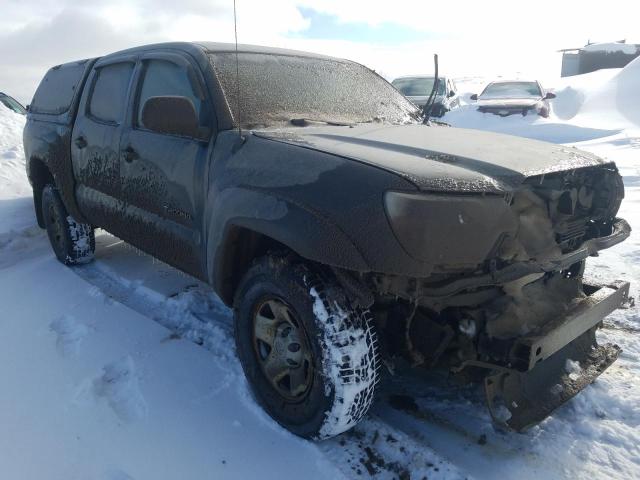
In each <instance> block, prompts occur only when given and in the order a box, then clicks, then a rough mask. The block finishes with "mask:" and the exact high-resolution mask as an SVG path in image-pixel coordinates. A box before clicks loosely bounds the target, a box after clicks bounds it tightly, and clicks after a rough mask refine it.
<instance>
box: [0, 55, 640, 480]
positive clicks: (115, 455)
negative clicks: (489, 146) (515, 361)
mask: <svg viewBox="0 0 640 480" xmlns="http://www.w3.org/2000/svg"><path fill="white" fill-rule="evenodd" d="M478 84H479V82H478V80H477V79H475V80H471V81H469V82H466V83H465V82H463V83H462V88H463V89H465V86H466V89H467V90H468V92H469V93H473V92H476V91H477V89H478V88H479V85H478ZM547 86H549V87H555V89H556V92H557V93H558V98H557V99H556V101H555V103H554V108H555V110H554V114H553V115H552V116H551V118H549V119H541V118H537V117H521V116H513V117H509V118H499V117H496V116H492V115H486V114H480V113H478V112H476V111H475V109H474V108H473V107H472V106H469V107H465V108H462V109H459V110H458V111H455V112H451V113H450V114H449V115H447V117H445V120H446V121H449V122H451V123H452V124H454V125H458V126H465V127H471V128H485V129H490V130H495V131H501V132H506V133H511V134H518V135H523V136H528V137H533V138H539V139H544V140H549V141H553V142H557V143H565V144H568V145H576V146H578V147H580V148H584V149H586V150H589V151H592V152H594V153H596V154H598V155H601V156H605V157H608V158H611V159H612V160H615V161H616V162H617V163H618V166H619V167H620V169H621V172H622V174H623V175H624V180H625V185H626V193H627V197H626V199H625V200H624V202H623V204H622V209H621V212H620V214H621V216H623V217H625V218H627V219H628V220H629V221H630V223H631V225H632V227H633V226H636V225H640V210H639V208H640V98H639V97H638V95H637V93H633V92H634V89H635V91H636V92H637V89H638V86H640V62H638V61H636V62H634V63H633V64H630V65H629V66H628V67H626V68H625V69H623V70H613V71H604V72H596V73H593V74H589V75H584V76H581V77H572V78H569V79H562V80H561V81H560V80H558V81H557V82H556V83H555V84H554V85H547ZM467 97H468V95H467ZM23 123H24V118H23V117H20V116H19V115H16V114H13V113H12V112H9V111H8V110H6V109H0V303H1V305H2V309H1V310H0V312H1V313H0V327H1V330H0V331H1V332H2V335H0V378H1V379H2V386H1V387H0V478H8V479H38V480H40V479H44V478H46V479H65V480H69V479H83V480H84V479H100V480H103V479H104V480H127V479H137V480H141V479H154V480H156V479H158V480H159V479H176V478H189V479H191V478H193V479H203V478H239V479H247V478H258V477H260V478H305V479H311V478H332V479H333V478H366V477H373V478H377V479H378V478H379V479H388V478H413V479H415V478H417V479H419V478H429V479H457V478H477V479H493V478H519V479H534V478H535V479H539V478H545V479H552V478H571V479H573V478H594V477H595V478H599V477H609V478H621V479H622V478H640V430H639V429H640V341H639V340H640V322H639V317H638V312H637V310H636V309H635V308H629V309H626V310H620V311H618V312H616V313H615V314H613V315H611V317H609V318H608V319H607V320H606V322H605V328H604V329H602V331H601V332H600V339H601V340H602V341H612V342H615V343H618V344H619V345H620V346H621V347H622V348H623V349H624V352H623V354H622V356H621V358H620V359H619V361H618V362H616V363H615V364H614V365H613V366H612V367H611V368H610V369H609V370H608V371H607V372H606V373H605V374H604V375H603V376H601V377H600V378H599V379H598V380H597V381H596V383H595V384H593V385H591V386H590V387H588V388H587V389H586V390H585V391H584V392H582V393H581V394H580V395H579V396H578V397H576V398H575V399H574V400H573V401H571V402H570V403H569V404H568V405H566V406H565V407H563V408H561V409H560V410H558V411H557V412H556V413H555V414H554V415H553V416H552V417H551V418H549V419H547V420H546V421H545V422H543V423H542V424H541V425H539V426H537V427H534V428H533V429H531V430H530V431H529V432H527V433H526V434H513V433H501V432H498V431H496V430H495V429H494V428H493V426H492V424H491V421H490V418H489V415H488V413H487V411H486V408H485V406H484V402H483V398H482V392H481V391H480V389H478V388H475V387H465V388H461V387H459V386H455V385H451V384H449V383H448V382H447V381H446V380H444V379H442V378H440V377H438V376H435V375H432V374H426V373H421V372H410V373H407V374H403V375H401V376H396V377H389V378H387V379H386V380H385V382H384V384H383V386H382V389H381V392H380V396H379V399H378V401H377V403H376V405H375V406H374V408H373V410H372V412H371V414H370V415H369V416H368V417H367V419H366V420H365V421H364V422H363V423H362V424H361V425H359V426H358V427H357V428H356V429H354V430H352V431H351V432H348V433H347V434H344V435H342V436H339V437H337V438H335V439H332V440H329V441H325V442H322V443H310V442H306V441H303V440H300V439H298V438H296V437H293V436H292V435H290V434H289V433H287V432H285V431H283V430H282V429H281V428H280V427H278V426H277V425H276V424H275V423H274V422H273V421H271V420H270V419H269V418H268V417H267V416H266V415H265V414H264V413H263V412H262V411H261V410H260V408H259V407H257V405H256V404H255V402H254V401H253V399H252V398H251V395H250V394H249V391H248V388H247V385H246V382H245V381H244V378H243V376H242V372H241V369H240V365H239V363H238V361H237V360H236V358H235V353H234V347H233V339H232V334H231V331H232V325H231V314H230V312H229V311H228V310H227V309H226V308H225V307H224V306H223V305H222V304H221V303H220V302H219V301H218V300H217V299H216V297H215V296H214V295H213V294H212V293H211V292H210V291H209V289H208V288H207V287H206V286H205V285H203V284H202V283H200V282H198V281H196V280H194V279H192V278H190V277H188V276H186V275H183V274H181V273H180V272H177V271H176V270H174V269H172V268H171V267H168V266H166V265H165V264H163V263H161V262H158V261H157V260H154V259H153V258H151V257H149V256H147V255H144V254H142V253H140V252H139V251H137V250H136V249H134V248H132V247H131V246H129V245H127V244H125V243H123V242H121V241H120V240H118V239H116V238H114V237H112V236H111V235H109V234H107V233H100V234H99V235H98V238H97V243H98V247H97V252H96V261H95V262H94V263H92V264H89V265H86V266H82V267H79V268H74V269H68V268H65V267H63V266H62V265H60V264H59V263H58V262H57V261H55V259H54V257H53V254H52V253H51V252H50V248H49V245H48V241H47V239H46V236H45V234H44V233H43V232H42V231H40V230H39V229H38V228H37V227H35V219H34V216H33V213H32V200H31V197H30V188H29V185H28V183H27V180H26V178H25V174H24V157H23V151H22V134H21V129H22V125H23ZM639 261H640V234H638V233H636V231H634V233H633V234H632V236H631V238H630V239H629V240H628V241H626V242H625V243H623V244H621V245H619V246H617V247H615V248H613V249H611V250H608V251H605V252H603V253H602V254H601V256H600V257H598V258H594V259H591V260H590V268H589V274H591V275H593V276H596V277H599V278H602V279H614V278H622V279H625V280H629V281H631V282H632V294H633V295H634V296H637V292H638V286H639V285H640V262H639Z"/></svg>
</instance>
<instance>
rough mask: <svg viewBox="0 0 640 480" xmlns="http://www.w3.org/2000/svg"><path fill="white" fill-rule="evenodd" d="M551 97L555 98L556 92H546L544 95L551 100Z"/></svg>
mask: <svg viewBox="0 0 640 480" xmlns="http://www.w3.org/2000/svg"><path fill="white" fill-rule="evenodd" d="M552 98H556V94H555V93H553V92H547V94H546V95H545V96H544V99H545V100H551V99H552Z"/></svg>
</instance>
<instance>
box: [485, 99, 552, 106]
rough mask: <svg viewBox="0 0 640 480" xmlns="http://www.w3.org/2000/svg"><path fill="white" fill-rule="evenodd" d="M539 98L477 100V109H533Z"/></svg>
mask: <svg viewBox="0 0 640 480" xmlns="http://www.w3.org/2000/svg"><path fill="white" fill-rule="evenodd" d="M540 100H542V99H541V98H484V99H483V98H479V99H478V107H483V108H529V107H534V106H536V104H537V103H538V102H540Z"/></svg>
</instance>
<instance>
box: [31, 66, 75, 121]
mask: <svg viewBox="0 0 640 480" xmlns="http://www.w3.org/2000/svg"><path fill="white" fill-rule="evenodd" d="M85 64H86V62H78V63H69V64H66V65H60V66H57V67H53V68H52V69H51V70H49V71H48V72H47V74H46V75H45V76H44V78H43V79H42V81H41V82H40V85H39V86H38V89H37V90H36V93H35V95H34V96H33V101H32V102H31V107H30V108H31V111H32V112H35V113H49V114H55V115H58V114H61V113H64V112H66V111H67V110H69V107H70V106H71V102H72V101H73V96H74V94H75V93H76V89H77V87H78V84H79V83H80V80H81V79H82V74H83V73H84V69H85Z"/></svg>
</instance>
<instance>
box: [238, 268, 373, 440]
mask: <svg viewBox="0 0 640 480" xmlns="http://www.w3.org/2000/svg"><path fill="white" fill-rule="evenodd" d="M234 306H235V317H236V322H235V324H236V332H235V335H236V345H237V349H238V356H239V357H240V361H241V363H242V366H243V369H244V372H245V375H246V377H247V379H248V381H249V384H250V386H251V389H252V391H253V393H254V395H255V397H256V399H257V401H258V402H259V403H260V404H261V405H262V407H263V408H264V409H265V410H266V411H267V413H269V414H270V415H271V416H272V417H273V418H274V419H275V420H276V421H277V422H278V423H280V424H281V425H282V426H284V427H285V428H286V429H288V430H290V431H291V432H293V433H294V434H296V435H299V436H301V437H305V438H314V439H323V438H329V437H332V436H334V435H337V434H339V433H342V432H344V431H346V430H348V429H349V428H351V427H352V426H354V425H355V424H356V423H357V422H358V421H359V420H360V419H362V417H363V416H364V415H365V414H366V413H367V411H368V409H369V407H370V406H371V403H372V401H373V397H374V390H375V385H376V383H377V379H378V368H377V367H378V356H377V342H376V338H375V333H374V331H373V326H372V321H371V315H370V313H369V311H368V310H361V309H355V308H352V307H351V305H350V303H349V301H348V299H347V297H346V295H345V294H344V292H343V291H342V288H341V287H340V286H339V285H338V284H337V283H336V282H335V281H333V280H332V279H329V278H325V277H324V276H322V275H321V274H320V273H319V272H318V271H316V270H314V269H313V268H312V267H311V266H309V265H306V264H305V263H303V262H300V261H295V260H294V261H291V260H290V259H287V258H284V257H276V256H268V257H264V258H262V259H260V260H259V261H258V262H257V263H256V264H255V265H254V266H253V267H252V268H251V269H250V270H249V271H248V272H247V273H246V275H245V276H244V278H243V280H242V281H241V284H240V286H239V288H238V290H237V293H236V296H235V302H234Z"/></svg>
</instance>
